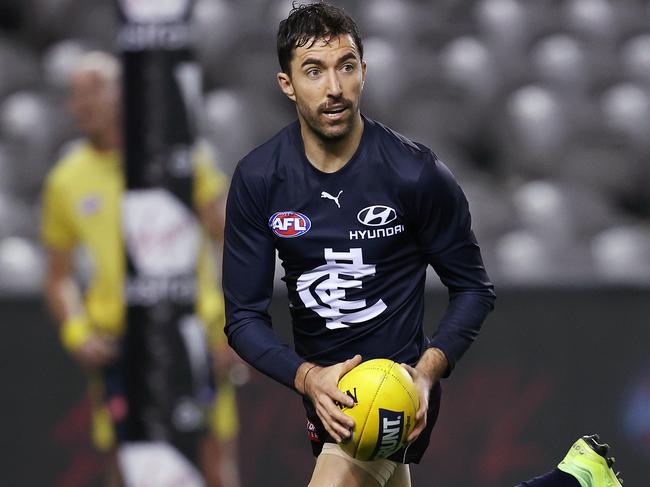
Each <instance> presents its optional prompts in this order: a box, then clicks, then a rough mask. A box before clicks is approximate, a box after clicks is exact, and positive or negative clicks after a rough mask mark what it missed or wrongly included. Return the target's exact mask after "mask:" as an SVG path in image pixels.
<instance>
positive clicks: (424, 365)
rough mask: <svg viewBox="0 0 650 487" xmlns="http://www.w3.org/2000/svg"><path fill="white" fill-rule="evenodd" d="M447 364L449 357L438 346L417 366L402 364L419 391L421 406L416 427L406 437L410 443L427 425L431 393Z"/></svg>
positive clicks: (431, 349)
mask: <svg viewBox="0 0 650 487" xmlns="http://www.w3.org/2000/svg"><path fill="white" fill-rule="evenodd" d="M447 366H448V362H447V357H445V354H444V353H442V351H441V350H439V349H437V348H429V349H427V351H426V352H424V354H423V355H422V357H421V358H420V360H419V361H418V364H417V365H416V366H415V367H411V366H410V365H407V364H402V367H404V368H405V369H406V371H407V372H408V373H409V375H410V376H411V378H412V379H413V382H414V383H415V388H416V389H417V391H418V398H419V399H420V408H419V409H418V412H417V413H416V415H415V428H414V429H413V432H411V434H410V435H409V437H408V438H407V439H406V441H408V442H409V443H412V442H414V441H415V440H416V439H417V437H418V436H420V433H422V430H424V427H425V426H426V425H427V411H428V410H429V394H430V393H431V389H432V388H433V386H434V384H435V383H436V382H438V381H439V380H440V378H441V377H442V376H443V374H444V372H445V370H447Z"/></svg>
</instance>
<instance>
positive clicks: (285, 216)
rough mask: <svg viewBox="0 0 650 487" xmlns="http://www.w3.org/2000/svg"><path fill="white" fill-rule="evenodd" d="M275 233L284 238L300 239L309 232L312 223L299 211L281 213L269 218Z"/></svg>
mask: <svg viewBox="0 0 650 487" xmlns="http://www.w3.org/2000/svg"><path fill="white" fill-rule="evenodd" d="M269 226H270V227H271V230H273V233H275V234H276V235H277V236H278V237H282V238H294V237H300V236H301V235H304V234H305V233H307V232H308V231H309V229H310V228H311V221H310V220H309V218H307V216H305V215H303V214H302V213H298V212H297V211H279V212H278V213H274V214H273V216H272V217H271V218H269Z"/></svg>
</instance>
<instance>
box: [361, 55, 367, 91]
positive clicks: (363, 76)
mask: <svg viewBox="0 0 650 487" xmlns="http://www.w3.org/2000/svg"><path fill="white" fill-rule="evenodd" d="M365 82H366V62H365V61H361V89H362V90H363V85H364V84H365Z"/></svg>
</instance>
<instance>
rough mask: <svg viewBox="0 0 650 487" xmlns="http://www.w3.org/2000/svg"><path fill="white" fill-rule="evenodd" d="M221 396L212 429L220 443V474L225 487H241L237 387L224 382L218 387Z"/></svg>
mask: <svg viewBox="0 0 650 487" xmlns="http://www.w3.org/2000/svg"><path fill="white" fill-rule="evenodd" d="M217 389H218V391H219V394H218V395H217V400H216V402H215V405H214V408H213V411H212V415H211V416H212V417H211V418H210V427H211V430H212V432H213V434H214V435H215V437H216V438H217V441H218V443H219V464H218V468H219V472H220V475H221V483H222V484H223V485H224V486H225V487H239V486H240V485H241V479H240V475H239V470H240V469H239V451H238V442H237V437H238V435H239V415H238V412H237V397H236V390H235V386H234V385H233V384H232V383H231V382H230V381H228V380H222V381H220V382H219V385H218V386H217Z"/></svg>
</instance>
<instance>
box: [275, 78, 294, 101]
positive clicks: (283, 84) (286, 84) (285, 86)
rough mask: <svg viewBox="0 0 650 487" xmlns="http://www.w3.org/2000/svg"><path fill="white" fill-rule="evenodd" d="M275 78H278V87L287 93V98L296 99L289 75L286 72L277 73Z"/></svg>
mask: <svg viewBox="0 0 650 487" xmlns="http://www.w3.org/2000/svg"><path fill="white" fill-rule="evenodd" d="M277 80H278V85H280V89H281V90H282V93H284V94H285V95H287V98H289V100H291V101H296V92H295V91H294V89H293V83H292V82H291V76H289V75H288V74H287V73H284V72H282V73H278V74H277Z"/></svg>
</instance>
